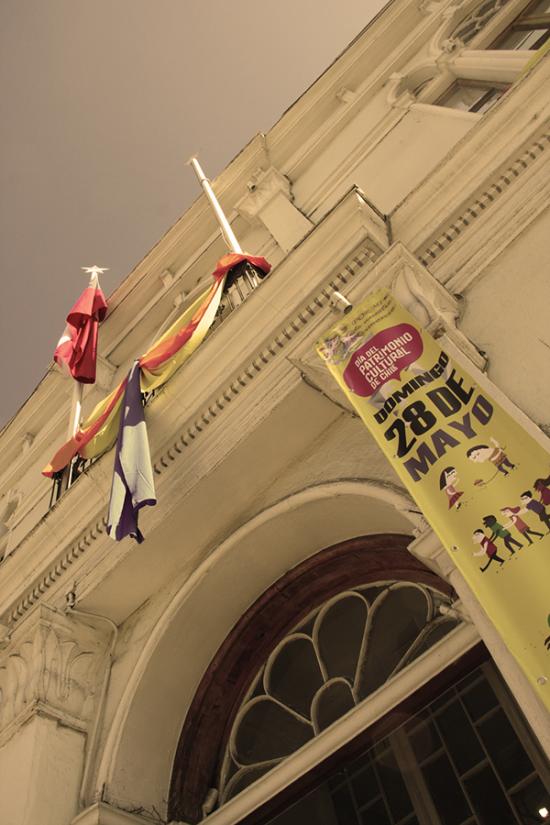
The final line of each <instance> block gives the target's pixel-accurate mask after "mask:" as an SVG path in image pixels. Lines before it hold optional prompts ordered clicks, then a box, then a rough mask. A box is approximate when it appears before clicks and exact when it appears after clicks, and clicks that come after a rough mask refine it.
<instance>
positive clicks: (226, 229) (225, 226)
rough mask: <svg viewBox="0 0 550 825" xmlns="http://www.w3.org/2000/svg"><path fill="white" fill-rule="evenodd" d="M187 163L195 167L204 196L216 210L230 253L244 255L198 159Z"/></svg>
mask: <svg viewBox="0 0 550 825" xmlns="http://www.w3.org/2000/svg"><path fill="white" fill-rule="evenodd" d="M187 163H188V164H189V165H190V166H192V167H193V170H194V172H195V174H196V176H197V178H198V179H199V182H200V185H201V186H202V188H203V191H204V194H205V195H206V197H207V198H208V200H209V201H210V205H211V207H212V209H213V210H214V212H215V214H216V218H217V220H218V223H219V225H220V228H221V230H222V235H223V236H224V239H225V242H226V244H227V246H228V247H229V249H230V251H231V252H238V253H242V251H243V250H242V248H241V245H240V243H239V242H238V240H237V238H236V236H235V233H234V232H233V230H232V229H231V224H230V223H229V221H228V220H227V218H226V217H225V214H224V212H223V210H222V208H221V206H220V204H219V202H218V199H217V197H216V196H215V194H214V190H213V189H212V186H211V184H210V181H209V179H208V178H207V177H206V175H205V174H204V172H203V171H202V168H201V165H200V163H199V162H198V160H197V158H196V157H191V158H189V160H188V161H187Z"/></svg>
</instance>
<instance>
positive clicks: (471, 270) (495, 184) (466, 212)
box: [417, 129, 550, 291]
mask: <svg viewBox="0 0 550 825" xmlns="http://www.w3.org/2000/svg"><path fill="white" fill-rule="evenodd" d="M549 146H550V129H546V130H545V131H543V132H542V133H541V134H540V135H539V137H537V138H536V139H535V140H533V141H532V142H531V143H530V144H529V145H528V146H527V147H526V148H525V149H524V150H523V151H522V152H521V153H519V154H518V155H517V156H516V157H515V158H514V160H513V161H512V162H510V163H509V164H508V165H507V167H506V168H505V169H504V170H503V171H501V172H500V173H499V174H498V175H497V176H495V177H494V178H493V179H492V180H490V181H489V182H488V183H487V184H486V185H485V188H484V189H483V190H482V191H481V192H480V193H479V194H478V195H476V196H475V197H473V198H472V199H471V200H470V201H469V202H467V203H466V204H464V205H463V206H462V208H461V211H460V213H459V214H458V215H457V216H456V217H455V218H454V219H453V220H452V222H451V223H449V224H448V225H447V226H446V227H445V228H444V229H443V230H441V231H440V232H439V234H438V236H437V237H436V238H435V239H434V240H432V241H431V242H430V243H429V245H427V246H425V247H424V248H423V249H422V251H419V252H418V253H417V255H418V259H419V261H420V262H421V263H422V264H423V265H424V266H426V267H428V266H429V267H432V266H433V264H434V263H435V262H436V261H437V260H438V259H439V258H440V257H441V256H442V255H443V253H447V252H448V251H449V252H450V253H451V254H452V252H453V251H454V248H453V249H451V247H452V244H453V242H454V241H456V239H457V238H458V237H459V236H461V235H464V234H465V233H466V232H469V233H470V234H471V233H472V232H473V231H474V230H475V229H476V228H477V226H476V225H477V224H478V223H481V224H483V226H484V231H485V232H486V224H487V222H488V221H489V220H490V219H491V218H492V217H493V215H495V218H496V214H495V213H497V214H498V219H497V220H498V227H497V232H498V234H499V235H500V238H499V244H498V247H495V251H494V254H493V256H492V257H495V255H496V254H497V251H498V252H500V251H501V250H502V248H504V246H506V245H507V244H508V243H510V242H511V241H512V240H514V238H515V237H516V236H517V235H518V234H519V233H521V232H522V231H523V229H524V228H525V226H526V225H527V224H528V223H530V222H531V220H533V218H534V217H535V216H536V215H537V214H539V212H540V211H541V210H542V209H543V208H545V207H546V206H547V204H548V192H547V189H548V187H547V186H546V185H544V182H545V174H544V173H543V174H541V176H540V181H537V182H536V186H537V189H536V191H535V192H533V191H529V192H527V193H526V195H525V198H524V203H523V208H520V204H519V203H518V197H519V196H516V197H515V198H514V203H513V204H512V205H511V206H510V208H511V209H512V211H513V221H508V220H506V219H503V216H502V208H505V201H506V200H507V199H506V196H507V195H511V196H513V195H514V194H515V193H513V192H511V190H512V188H513V184H518V185H519V184H522V183H523V182H524V180H525V179H526V178H527V177H528V174H527V173H530V172H532V173H533V174H532V175H530V176H529V177H533V176H534V175H536V174H537V170H538V169H539V167H540V166H541V164H543V163H546V156H544V157H543V155H544V153H545V152H546V151H547V150H548V148H549ZM536 162H538V163H536ZM535 164H536V166H535ZM541 184H542V185H541ZM499 207H500V208H499ZM480 219H482V220H480ZM491 240H492V242H493V243H492V244H491V246H493V244H494V241H495V240H496V239H494V238H492V239H491ZM468 251H470V254H471V250H469V247H468V246H467V245H465V244H462V245H461V249H460V250H457V252H458V256H459V257H461V256H464V254H465V253H466V254H467V253H468ZM476 253H477V255H476V258H477V259H478V260H479V259H481V260H482V261H483V265H484V266H485V265H486V264H487V263H488V261H487V238H485V245H483V246H482V247H481V248H480V247H476ZM449 263H450V262H449ZM464 264H465V262H464V261H461V262H459V261H458V260H455V261H454V262H453V264H452V265H450V266H449V264H447V265H446V270H451V269H452V270H453V271H449V274H448V275H446V274H445V275H443V273H442V274H441V279H442V280H443V281H444V282H447V281H448V285H449V288H450V289H452V290H453V291H454V290H456V291H462V290H463V289H465V288H466V286H468V285H469V283H470V282H471V281H472V280H473V278H474V277H475V275H476V274H477V272H478V271H479V266H480V264H479V263H478V264H477V265H476V266H472V264H471V263H470V264H469V265H468V267H467V268H464ZM438 273H439V270H438Z"/></svg>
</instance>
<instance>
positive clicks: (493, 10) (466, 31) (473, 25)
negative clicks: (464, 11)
mask: <svg viewBox="0 0 550 825" xmlns="http://www.w3.org/2000/svg"><path fill="white" fill-rule="evenodd" d="M507 2H508V0H486V2H484V3H480V4H479V6H477V8H475V9H474V11H473V12H471V13H470V14H469V15H468V16H467V17H465V18H464V20H461V22H460V23H459V25H458V26H457V27H456V29H455V30H454V31H453V32H452V34H451V37H452V38H453V39H456V40H460V41H461V42H462V43H464V45H465V46H467V45H468V44H469V43H470V41H471V40H473V39H474V37H475V36H476V35H477V34H479V32H480V31H481V30H482V29H483V27H484V26H485V25H486V24H487V23H488V22H489V20H491V19H492V18H493V17H494V16H495V15H496V14H497V12H499V11H500V10H501V8H502V7H503V6H505V5H506V3H507Z"/></svg>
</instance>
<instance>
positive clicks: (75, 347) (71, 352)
mask: <svg viewBox="0 0 550 825" xmlns="http://www.w3.org/2000/svg"><path fill="white" fill-rule="evenodd" d="M92 269H93V267H92ZM106 313H107V302H106V300H105V296H104V295H103V292H102V291H101V287H100V286H99V281H98V278H97V273H92V276H91V278H90V283H89V284H88V286H87V287H86V289H85V290H84V292H83V293H82V295H81V296H80V298H79V299H78V301H77V302H76V304H75V305H74V307H73V308H72V309H71V311H70V312H69V314H68V315H67V326H66V327H65V331H64V333H63V335H62V336H61V338H60V339H59V343H58V344H57V347H56V349H55V352H54V356H53V357H54V361H55V362H56V364H58V365H59V366H60V367H61V368H62V369H65V370H67V371H68V372H70V374H71V375H72V377H73V378H74V379H75V380H76V381H80V382H81V383H82V384H93V383H94V382H95V371H96V358H97V333H98V327H99V322H100V321H103V319H104V318H105V315H106Z"/></svg>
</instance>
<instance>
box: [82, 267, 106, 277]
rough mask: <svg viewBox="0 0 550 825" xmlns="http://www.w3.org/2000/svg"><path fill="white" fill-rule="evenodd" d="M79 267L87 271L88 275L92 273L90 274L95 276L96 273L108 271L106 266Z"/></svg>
mask: <svg viewBox="0 0 550 825" xmlns="http://www.w3.org/2000/svg"><path fill="white" fill-rule="evenodd" d="M81 269H82V270H83V271H84V272H87V273H88V275H92V276H93V275H95V276H96V278H97V276H98V275H102V274H103V273H104V272H108V271H109V268H108V267H103V268H101V267H100V266H82V267H81Z"/></svg>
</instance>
